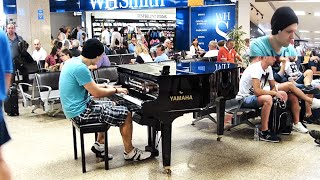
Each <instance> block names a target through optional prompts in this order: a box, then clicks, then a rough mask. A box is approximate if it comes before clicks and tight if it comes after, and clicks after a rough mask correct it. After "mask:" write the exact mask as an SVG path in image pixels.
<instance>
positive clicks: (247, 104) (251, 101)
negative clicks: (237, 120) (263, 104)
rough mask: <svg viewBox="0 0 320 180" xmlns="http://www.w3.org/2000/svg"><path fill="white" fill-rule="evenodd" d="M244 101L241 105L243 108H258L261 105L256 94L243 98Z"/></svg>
mask: <svg viewBox="0 0 320 180" xmlns="http://www.w3.org/2000/svg"><path fill="white" fill-rule="evenodd" d="M242 101H243V103H242V105H241V107H242V108H252V109H257V108H259V107H260V105H259V103H258V97H257V96H255V95H250V96H247V97H245V98H243V100H242Z"/></svg>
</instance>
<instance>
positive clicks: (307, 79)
mask: <svg viewBox="0 0 320 180" xmlns="http://www.w3.org/2000/svg"><path fill="white" fill-rule="evenodd" d="M295 60H296V58H295V57H288V58H286V57H280V61H281V68H280V71H279V72H278V73H277V75H279V76H282V77H283V76H287V77H288V79H287V80H288V81H291V82H292V83H294V84H295V85H296V86H297V87H300V88H303V89H302V91H303V92H304V93H306V94H307V96H309V97H311V98H312V97H313V94H315V93H317V92H318V91H319V90H318V89H317V88H314V87H312V85H311V82H312V79H313V72H312V71H311V70H310V69H308V70H306V71H305V72H304V73H302V72H301V71H300V70H299V68H298V66H297V64H296V62H295ZM277 75H275V76H277ZM275 79H276V78H275ZM284 79H286V78H282V80H284ZM276 81H277V80H276ZM303 86H304V87H303ZM304 121H305V122H312V121H313V116H312V111H311V107H310V104H309V103H306V113H305V117H304Z"/></svg>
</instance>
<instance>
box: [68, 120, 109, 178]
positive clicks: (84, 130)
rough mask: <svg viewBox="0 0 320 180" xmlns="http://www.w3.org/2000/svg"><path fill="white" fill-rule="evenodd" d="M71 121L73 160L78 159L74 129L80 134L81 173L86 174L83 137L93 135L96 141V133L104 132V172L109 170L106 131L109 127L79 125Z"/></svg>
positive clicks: (103, 125)
mask: <svg viewBox="0 0 320 180" xmlns="http://www.w3.org/2000/svg"><path fill="white" fill-rule="evenodd" d="M71 121H72V133H73V150H74V159H75V160H76V159H78V153H77V138H76V129H77V130H78V131H79V133H80V145H81V161H82V173H85V172H86V158H85V151H84V138H83V135H84V134H87V133H95V140H97V133H98V132H104V133H105V136H104V143H105V145H104V148H105V149H104V151H105V155H104V159H105V170H108V169H109V160H108V129H109V127H110V125H108V124H107V123H100V122H98V123H87V124H79V123H78V122H76V121H74V120H71Z"/></svg>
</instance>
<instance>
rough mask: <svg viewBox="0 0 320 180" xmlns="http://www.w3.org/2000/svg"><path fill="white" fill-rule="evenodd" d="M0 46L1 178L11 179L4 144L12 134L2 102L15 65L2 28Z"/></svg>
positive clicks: (5, 96) (4, 179)
mask: <svg viewBox="0 0 320 180" xmlns="http://www.w3.org/2000/svg"><path fill="white" fill-rule="evenodd" d="M0 47H1V48H0V54H1V56H0V179H3V180H9V179H11V178H10V172H9V168H8V167H7V164H6V162H5V161H4V158H3V154H2V145H3V144H4V143H6V142H8V141H9V140H10V135H9V133H8V130H7V126H6V123H5V121H4V119H3V112H2V104H3V100H5V99H6V98H7V92H6V90H7V89H8V88H9V86H10V83H11V76H12V72H13V67H12V60H11V53H10V47H9V43H8V40H7V37H6V35H5V33H4V32H3V31H2V30H0Z"/></svg>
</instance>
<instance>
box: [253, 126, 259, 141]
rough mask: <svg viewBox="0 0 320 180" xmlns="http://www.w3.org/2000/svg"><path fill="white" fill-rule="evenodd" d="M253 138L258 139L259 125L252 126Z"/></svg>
mask: <svg viewBox="0 0 320 180" xmlns="http://www.w3.org/2000/svg"><path fill="white" fill-rule="evenodd" d="M253 140H255V141H259V126H258V125H256V127H255V128H254V134H253Z"/></svg>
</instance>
